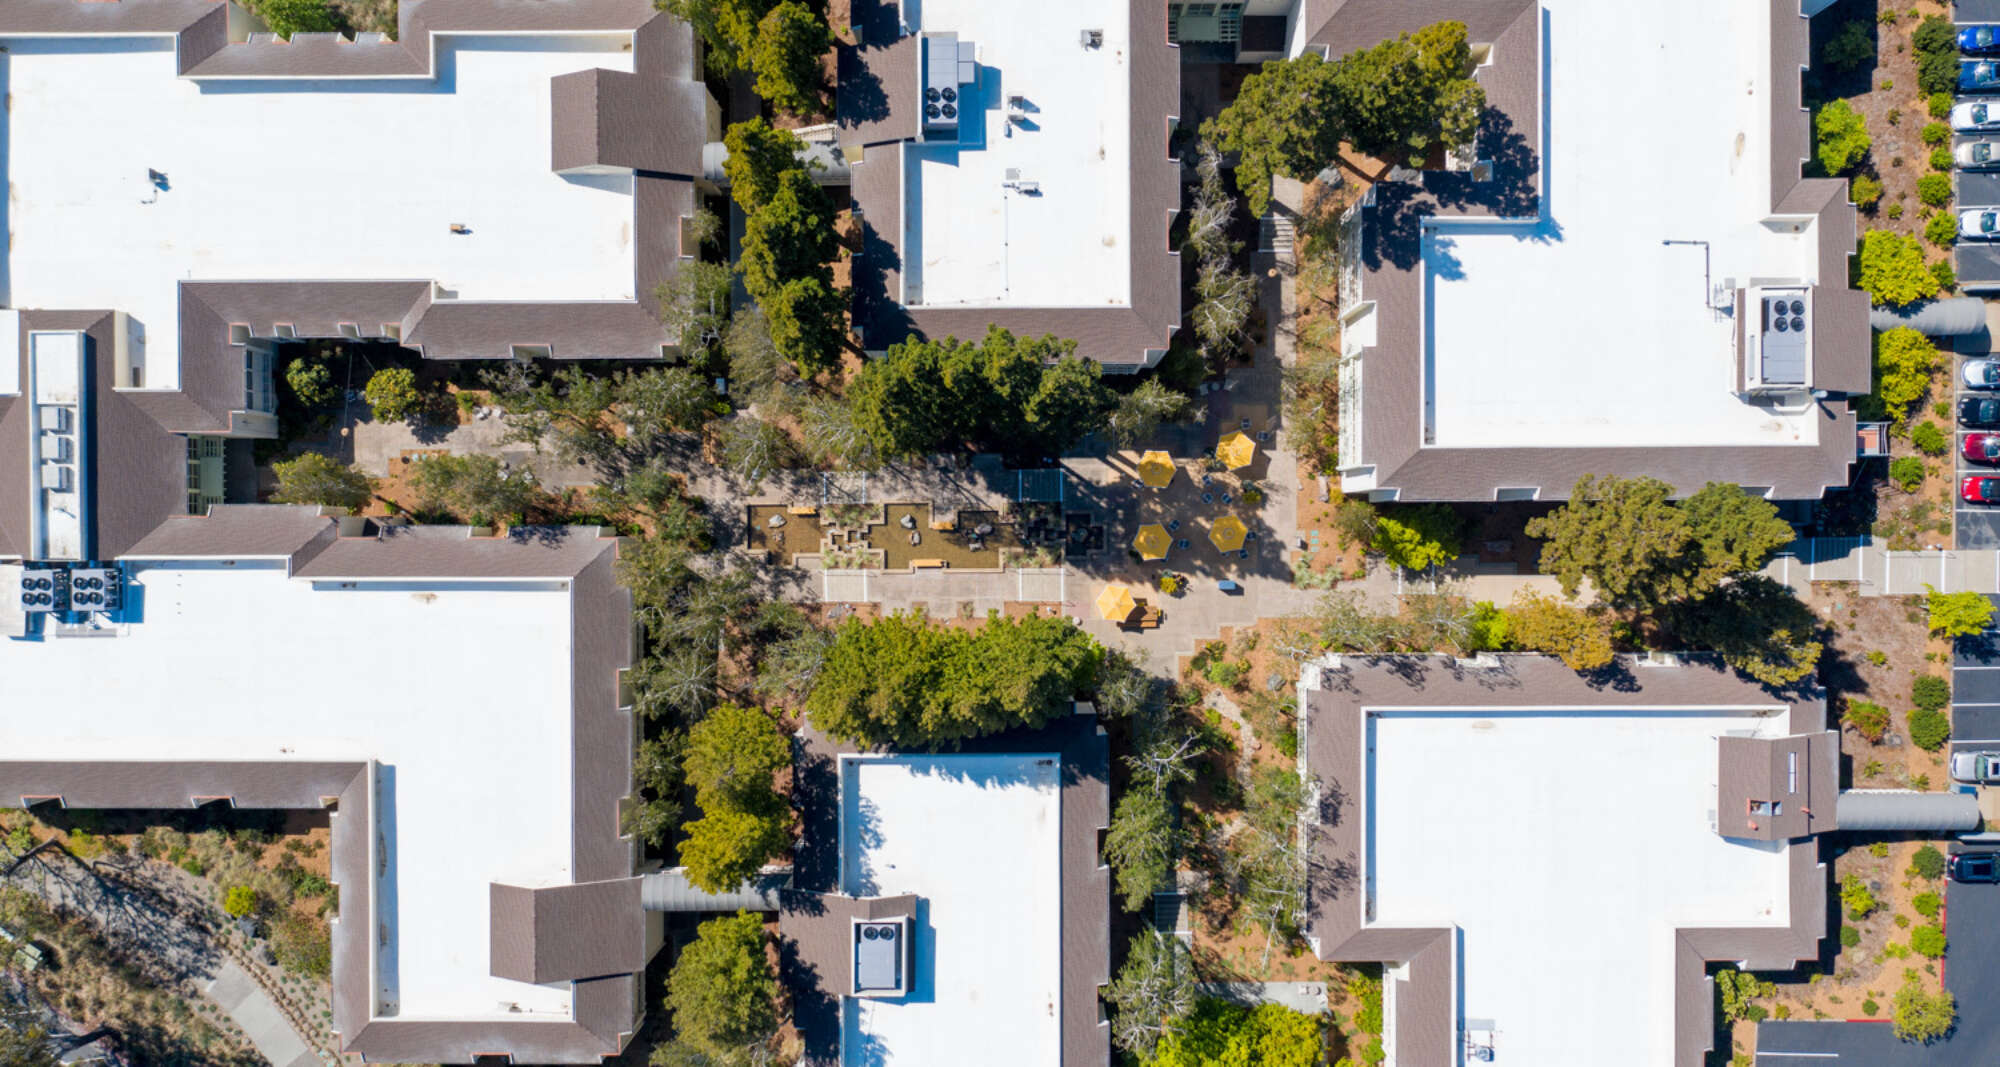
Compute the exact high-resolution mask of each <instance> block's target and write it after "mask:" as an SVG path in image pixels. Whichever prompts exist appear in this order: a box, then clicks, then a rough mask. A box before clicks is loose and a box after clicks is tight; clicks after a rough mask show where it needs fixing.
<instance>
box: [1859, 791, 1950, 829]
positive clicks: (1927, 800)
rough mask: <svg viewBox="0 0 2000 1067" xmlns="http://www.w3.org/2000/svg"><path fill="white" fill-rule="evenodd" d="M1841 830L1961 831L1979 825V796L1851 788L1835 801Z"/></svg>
mask: <svg viewBox="0 0 2000 1067" xmlns="http://www.w3.org/2000/svg"><path fill="white" fill-rule="evenodd" d="M1833 821H1834V826H1835V827H1836V828H1837V829H1841V830H1935V831H1949V832H1954V833H1961V832H1964V831H1966V830H1977V829H1978V828H1979V798H1978V797H1976V796H1974V795H1973V794H1971V793H1915V792H1910V791H1908V790H1902V789H1850V790H1847V791H1846V792H1843V793H1841V794H1840V799H1839V800H1838V801H1836V802H1835V804H1834V816H1833Z"/></svg>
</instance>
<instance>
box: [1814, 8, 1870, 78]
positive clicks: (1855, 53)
mask: <svg viewBox="0 0 2000 1067" xmlns="http://www.w3.org/2000/svg"><path fill="white" fill-rule="evenodd" d="M1874 58H1875V38H1874V35H1873V34H1871V33H1869V32H1868V22H1867V20H1865V19H1850V20H1849V21H1848V22H1847V24H1846V25H1844V26H1842V27H1841V28H1840V32H1838V33H1836V34H1834V35H1833V38H1832V39H1831V40H1829V41H1827V42H1826V47H1825V48H1824V49H1822V50H1821V52H1820V59H1821V60H1822V61H1823V62H1824V63H1825V64H1826V65H1827V66H1829V67H1832V68H1833V69H1834V70H1838V71H1855V70H1859V69H1861V65H1862V64H1863V63H1866V62H1868V61H1869V60H1871V59H1874Z"/></svg>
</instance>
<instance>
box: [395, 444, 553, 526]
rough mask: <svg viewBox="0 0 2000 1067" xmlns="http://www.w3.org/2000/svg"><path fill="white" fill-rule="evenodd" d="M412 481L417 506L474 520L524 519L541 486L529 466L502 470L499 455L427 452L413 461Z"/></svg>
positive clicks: (410, 483) (410, 481)
mask: <svg viewBox="0 0 2000 1067" xmlns="http://www.w3.org/2000/svg"><path fill="white" fill-rule="evenodd" d="M409 485H410V488H411V489H412V490H414V491H415V492H416V494H417V502H418V506H419V507H421V508H423V509H425V510H427V511H443V512H447V513H449V514H451V515H453V516H456V517H457V518H459V519H461V520H463V521H466V522H472V523H483V524H490V523H495V522H501V523H505V522H517V521H521V520H520V518H519V516H521V515H522V513H524V512H525V511H527V509H528V505H529V504H530V503H532V502H533V501H534V499H535V495H536V494H537V493H538V492H540V490H541V487H540V486H539V485H537V484H536V483H535V476H534V473H533V472H531V471H528V470H518V471H513V470H503V469H501V466H500V460H499V459H498V457H495V456H490V455H484V454H473V455H464V456H460V455H449V454H448V455H442V456H428V457H426V458H424V459H420V460H418V461H417V462H416V463H414V464H411V467H410V472H409Z"/></svg>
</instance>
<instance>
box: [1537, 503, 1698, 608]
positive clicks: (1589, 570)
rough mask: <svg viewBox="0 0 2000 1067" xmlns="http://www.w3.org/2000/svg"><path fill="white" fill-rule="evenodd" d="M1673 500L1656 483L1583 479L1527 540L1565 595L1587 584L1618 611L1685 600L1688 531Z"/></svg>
mask: <svg viewBox="0 0 2000 1067" xmlns="http://www.w3.org/2000/svg"><path fill="white" fill-rule="evenodd" d="M1672 494H1673V487H1672V486H1669V485H1668V484H1667V483H1665V482H1663V481H1660V480H1659V479H1657V478H1644V477H1641V478H1610V477H1607V478H1598V477H1595V476H1593V475H1588V474H1586V475H1584V476H1583V477H1582V478H1580V479H1578V480H1577V483H1576V488H1575V489H1573V490H1571V492H1570V499H1569V502H1568V503H1566V504H1564V505H1563V506H1562V507H1561V508H1558V509H1557V510H1555V511H1552V512H1550V513H1549V514H1547V515H1544V516H1542V517H1540V518H1537V519H1533V520H1530V521H1529V522H1528V524H1527V532H1528V536H1530V537H1535V538H1540V539H1541V540H1542V541H1543V544H1542V570H1543V571H1544V572H1546V573H1549V574H1553V575H1555V576H1556V577H1557V578H1558V579H1559V580H1560V581H1561V582H1562V588H1563V592H1564V593H1566V594H1568V595H1570V596H1575V595H1576V594H1577V591H1578V590H1579V589H1580V588H1581V587H1582V584H1583V580H1584V579H1585V578H1588V579H1590V582H1591V584H1592V585H1595V586H1596V587H1597V593H1598V595H1599V596H1601V597H1603V598H1604V599H1605V600H1606V601H1607V602H1609V603H1611V604H1613V605H1615V606H1618V607H1637V608H1651V607H1656V606H1658V605H1660V604H1664V603H1666V602H1667V601H1669V600H1672V599H1675V598H1677V597H1680V596H1685V595H1687V593H1688V592H1690V591H1691V588H1692V587H1691V585H1690V582H1689V578H1688V574H1687V568H1686V562H1687V555H1688V552H1689V550H1690V548H1691V546H1692V545H1693V543H1694V531H1693V529H1692V527H1691V524H1690V523H1689V521H1688V517H1687V514H1686V513H1685V512H1683V511H1682V510H1681V509H1680V508H1677V507H1675V506H1674V504H1673V501H1672V500H1671V499H1669V498H1670V497H1671V496H1672Z"/></svg>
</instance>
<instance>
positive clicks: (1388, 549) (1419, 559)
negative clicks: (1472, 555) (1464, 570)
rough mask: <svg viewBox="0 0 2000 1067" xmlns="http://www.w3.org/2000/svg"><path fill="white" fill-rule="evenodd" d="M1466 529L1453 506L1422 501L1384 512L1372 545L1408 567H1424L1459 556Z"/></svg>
mask: <svg viewBox="0 0 2000 1067" xmlns="http://www.w3.org/2000/svg"><path fill="white" fill-rule="evenodd" d="M1463 531H1464V524H1463V523H1461V522H1460V521H1459V519H1458V515H1457V514H1456V513H1454V512H1453V511H1452V510H1451V508H1450V507H1448V506H1446V505H1444V504H1422V505H1419V506H1417V507H1406V508H1401V509H1398V510H1394V511H1385V512H1384V513H1382V514H1381V516H1380V517H1378V518H1377V519H1376V521H1375V534H1374V536H1373V537H1372V538H1370V539H1369V543H1368V547H1369V549H1370V550H1371V551H1375V552H1380V553H1382V555H1383V556H1384V557H1385V558H1386V559H1388V561H1389V562H1390V563H1393V564H1395V565H1396V566H1398V567H1401V568H1403V569H1404V570H1409V571H1420V570H1423V569H1425V568H1426V567H1431V566H1441V565H1443V564H1446V563H1450V562H1451V561H1452V560H1455V559H1457V558H1458V553H1459V548H1460V537H1461V536H1462V534H1463Z"/></svg>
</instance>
